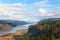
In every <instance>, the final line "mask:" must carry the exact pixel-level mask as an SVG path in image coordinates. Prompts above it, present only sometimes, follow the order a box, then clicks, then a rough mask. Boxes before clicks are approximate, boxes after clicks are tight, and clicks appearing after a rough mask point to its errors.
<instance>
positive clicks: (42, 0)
mask: <svg viewBox="0 0 60 40" xmlns="http://www.w3.org/2000/svg"><path fill="white" fill-rule="evenodd" d="M46 3H48V0H41V1H39V2H34V3H33V4H34V5H36V6H40V5H44V4H46Z"/></svg>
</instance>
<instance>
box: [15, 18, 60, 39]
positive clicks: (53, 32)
mask: <svg viewBox="0 0 60 40" xmlns="http://www.w3.org/2000/svg"><path fill="white" fill-rule="evenodd" d="M15 38H16V39H15V40H20V39H22V40H60V18H49V19H44V20H41V21H40V22H38V23H37V24H36V25H30V26H29V29H28V32H27V33H26V34H25V35H23V36H17V37H15Z"/></svg>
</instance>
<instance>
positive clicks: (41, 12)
mask: <svg viewBox="0 0 60 40" xmlns="http://www.w3.org/2000/svg"><path fill="white" fill-rule="evenodd" d="M39 12H40V16H52V15H54V14H53V13H49V11H48V10H46V9H43V8H40V9H39Z"/></svg>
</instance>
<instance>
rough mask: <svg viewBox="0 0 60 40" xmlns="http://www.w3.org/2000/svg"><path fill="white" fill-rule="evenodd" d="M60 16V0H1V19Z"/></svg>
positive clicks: (26, 19) (30, 19) (31, 18)
mask: <svg viewBox="0 0 60 40" xmlns="http://www.w3.org/2000/svg"><path fill="white" fill-rule="evenodd" d="M53 17H56V18H60V0H0V19H8V20H24V21H39V20H41V19H44V18H53Z"/></svg>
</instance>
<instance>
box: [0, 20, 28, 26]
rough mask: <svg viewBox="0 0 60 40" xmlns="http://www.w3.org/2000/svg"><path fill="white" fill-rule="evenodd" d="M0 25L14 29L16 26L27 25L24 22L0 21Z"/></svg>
mask: <svg viewBox="0 0 60 40" xmlns="http://www.w3.org/2000/svg"><path fill="white" fill-rule="evenodd" d="M0 24H8V25H11V26H13V27H15V26H17V25H25V24H29V23H27V22H25V21H18V20H0Z"/></svg>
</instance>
